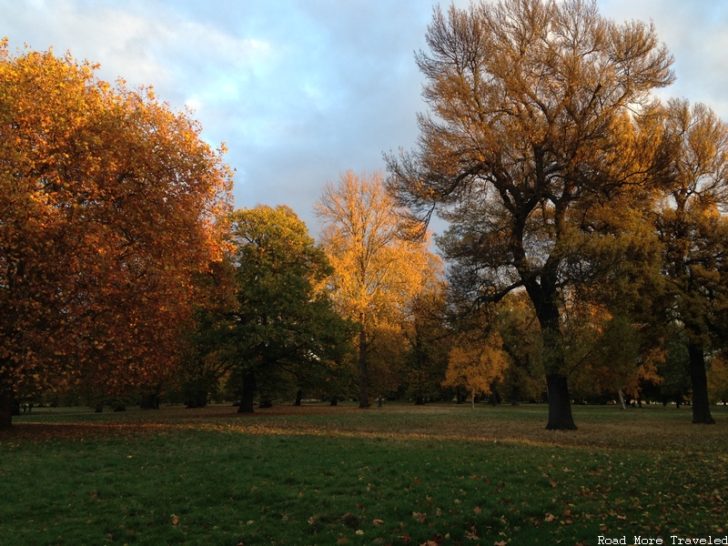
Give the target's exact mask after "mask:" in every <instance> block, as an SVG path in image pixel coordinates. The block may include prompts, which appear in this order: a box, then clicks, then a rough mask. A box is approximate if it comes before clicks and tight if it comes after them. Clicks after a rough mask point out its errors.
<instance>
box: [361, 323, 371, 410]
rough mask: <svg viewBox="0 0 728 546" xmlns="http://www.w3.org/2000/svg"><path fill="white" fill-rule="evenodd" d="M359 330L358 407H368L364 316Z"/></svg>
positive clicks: (367, 371)
mask: <svg viewBox="0 0 728 546" xmlns="http://www.w3.org/2000/svg"><path fill="white" fill-rule="evenodd" d="M360 320H361V330H359V407H360V408H362V409H364V408H368V407H369V370H368V369H367V333H366V330H365V329H364V316H363V315H362V316H361V317H360Z"/></svg>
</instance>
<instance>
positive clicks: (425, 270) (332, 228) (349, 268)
mask: <svg viewBox="0 0 728 546" xmlns="http://www.w3.org/2000/svg"><path fill="white" fill-rule="evenodd" d="M316 210H317V213H318V215H319V216H320V217H321V218H322V219H323V220H324V222H325V225H324V229H323V234H322V237H321V239H322V245H323V248H324V249H325V251H326V254H327V256H328V258H329V261H330V262H331V265H332V267H333V275H332V277H331V280H330V281H329V282H330V284H331V286H332V298H333V301H334V303H335V305H336V309H337V310H338V311H339V312H340V313H341V314H342V315H343V316H345V317H347V318H349V319H350V320H352V321H354V322H356V323H357V325H358V327H359V335H358V336H357V351H358V362H357V365H358V367H359V387H360V403H361V404H362V407H366V406H368V405H369V390H368V389H369V384H370V382H371V378H372V377H379V378H384V377H386V375H387V372H388V371H389V369H388V368H389V364H388V363H389V361H391V360H392V359H393V358H395V359H396V358H397V356H398V355H396V354H392V352H393V351H394V352H395V353H398V354H399V355H403V353H404V345H403V344H402V343H401V342H399V343H398V342H397V340H396V339H393V336H394V337H395V338H396V337H400V336H399V335H398V334H399V332H400V331H401V324H402V322H403V320H404V317H405V316H406V314H407V312H408V307H409V305H410V303H411V301H412V299H413V298H414V297H415V296H416V295H417V294H418V293H419V292H420V291H421V290H422V288H423V285H424V283H425V282H426V281H428V280H429V279H431V278H432V277H434V276H435V275H437V268H438V263H437V260H436V258H435V257H434V256H433V255H432V254H430V253H429V252H428V251H427V248H426V245H425V244H424V243H417V242H413V241H409V240H405V239H402V238H400V233H399V230H400V218H399V215H398V212H397V210H396V207H395V204H394V201H393V199H392V198H391V197H390V196H389V195H388V194H387V192H386V190H385V188H384V185H383V182H382V178H381V176H380V175H378V174H375V175H373V176H371V177H367V176H364V175H362V176H357V175H355V174H354V173H352V172H347V173H345V174H344V175H343V176H342V177H341V180H340V181H339V184H338V185H336V186H334V185H329V186H327V187H326V189H325V190H324V193H323V195H322V197H321V200H320V201H319V203H318V204H317V208H316ZM376 352H379V353H380V355H386V360H385V359H382V358H379V359H376V358H375V357H376ZM377 361H378V362H379V363H380V364H382V365H381V366H380V369H379V370H378V371H377V372H376V373H371V371H370V370H369V367H370V366H371V365H376V364H377ZM385 385H386V383H385ZM378 390H379V391H380V393H379V394H381V390H382V386H380V389H378Z"/></svg>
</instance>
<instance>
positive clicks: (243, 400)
mask: <svg viewBox="0 0 728 546" xmlns="http://www.w3.org/2000/svg"><path fill="white" fill-rule="evenodd" d="M254 399H255V374H254V373H253V372H246V373H245V375H243V388H242V389H241V392H240V406H238V413H253V411H254V410H253V401H254Z"/></svg>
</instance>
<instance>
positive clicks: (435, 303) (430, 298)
mask: <svg viewBox="0 0 728 546" xmlns="http://www.w3.org/2000/svg"><path fill="white" fill-rule="evenodd" d="M428 277H429V279H428V280H427V282H426V283H425V286H424V288H423V290H422V291H421V292H420V293H419V294H417V295H416V296H415V297H414V299H413V300H412V302H411V304H410V306H409V310H408V316H407V320H406V322H405V324H404V332H403V333H404V336H405V338H406V340H407V350H406V357H405V369H404V374H403V379H404V381H405V384H406V389H407V394H408V395H409V396H411V397H412V398H414V401H415V404H418V405H421V404H424V403H425V402H426V401H427V400H433V399H436V398H439V397H440V396H441V391H442V389H441V386H442V382H443V380H444V378H445V370H446V369H447V361H448V353H449V347H450V342H451V339H452V331H451V328H450V325H449V324H448V312H447V299H446V295H447V292H446V283H445V282H443V281H442V280H441V279H440V276H439V275H437V274H433V275H431V276H430V275H428Z"/></svg>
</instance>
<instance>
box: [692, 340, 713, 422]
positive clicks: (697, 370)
mask: <svg viewBox="0 0 728 546" xmlns="http://www.w3.org/2000/svg"><path fill="white" fill-rule="evenodd" d="M688 354H689V355H690V382H691V383H692V387H693V423H697V424H705V425H712V424H715V420H714V419H713V416H712V415H711V414H710V403H709V402H708V378H707V376H706V374H705V354H704V352H703V346H702V345H701V344H699V343H689V344H688Z"/></svg>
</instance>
